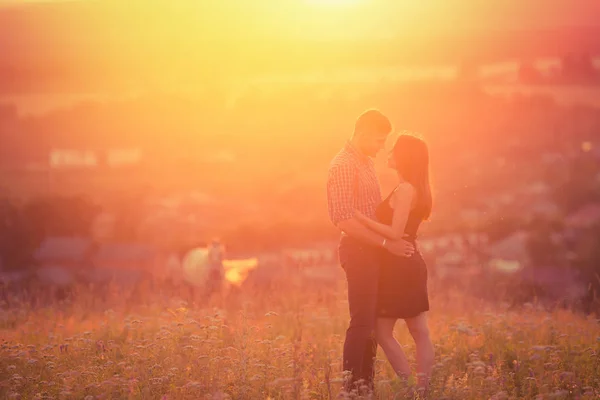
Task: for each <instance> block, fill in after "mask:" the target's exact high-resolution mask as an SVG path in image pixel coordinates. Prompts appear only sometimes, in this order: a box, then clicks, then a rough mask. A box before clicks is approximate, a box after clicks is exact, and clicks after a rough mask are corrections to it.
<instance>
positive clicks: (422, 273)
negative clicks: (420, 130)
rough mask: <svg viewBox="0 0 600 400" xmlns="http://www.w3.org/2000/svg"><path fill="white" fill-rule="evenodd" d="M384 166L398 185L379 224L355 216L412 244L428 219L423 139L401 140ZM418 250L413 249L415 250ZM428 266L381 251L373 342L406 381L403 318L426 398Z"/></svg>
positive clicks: (431, 358) (380, 213)
mask: <svg viewBox="0 0 600 400" xmlns="http://www.w3.org/2000/svg"><path fill="white" fill-rule="evenodd" d="M388 165H389V166H390V167H391V168H393V169H395V170H396V171H397V173H398V178H399V180H400V182H399V184H398V186H397V187H396V188H395V189H394V190H393V191H392V193H391V194H390V195H389V196H388V197H387V198H386V199H385V200H384V201H383V202H382V203H381V204H380V205H379V207H378V209H377V218H378V220H379V222H378V221H374V220H372V219H370V218H368V217H366V216H365V215H363V214H360V212H356V214H357V215H358V216H359V219H360V221H361V222H362V223H363V224H364V225H366V226H367V227H368V228H370V229H371V230H373V231H375V232H378V233H379V234H381V235H383V236H384V237H386V238H388V239H390V240H392V239H398V238H404V239H405V240H409V241H412V242H413V243H414V241H415V240H416V236H417V231H418V229H419V225H420V224H421V222H422V221H424V220H427V219H428V218H429V216H430V214H431V207H432V199H431V188H430V184H429V152H428V150H427V145H426V144H425V142H423V141H422V140H421V139H419V138H417V137H415V136H411V135H406V134H403V135H400V136H399V137H398V139H397V140H396V143H395V144H394V147H393V148H392V151H391V152H390V155H389V158H388ZM415 248H416V245H415ZM428 310H429V299H428V294H427V267H426V265H425V262H424V261H423V258H422V257H421V254H420V253H419V252H418V251H415V253H414V254H413V255H412V256H411V257H408V258H407V257H400V256H396V255H393V254H392V253H389V252H387V251H385V250H384V253H382V264H381V272H380V280H379V294H378V306H377V315H378V319H377V323H376V338H377V342H378V343H379V345H380V346H381V347H382V349H383V351H384V352H385V355H386V357H387V359H388V360H389V361H390V364H392V367H393V368H394V370H395V371H396V373H397V374H398V375H399V376H400V377H403V378H406V379H408V378H409V377H410V375H411V370H410V365H409V364H408V361H407V359H406V356H405V355H404V352H403V350H402V347H401V346H400V344H399V343H398V342H397V341H396V339H395V338H394V325H395V324H396V321H397V320H398V319H404V320H405V321H406V324H407V326H408V329H409V331H410V334H411V335H412V337H413V339H414V340H415V344H416V347H417V377H418V379H417V388H418V390H419V391H421V392H423V394H426V392H427V388H428V384H429V377H430V375H431V370H432V367H433V361H434V349H433V345H432V343H431V339H430V337H429V328H428V326H427V320H426V312H427V311H428Z"/></svg>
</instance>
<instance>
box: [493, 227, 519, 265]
mask: <svg viewBox="0 0 600 400" xmlns="http://www.w3.org/2000/svg"><path fill="white" fill-rule="evenodd" d="M527 239H528V234H527V232H524V231H517V232H515V233H513V234H512V235H510V236H508V237H507V238H505V239H502V240H499V241H497V242H495V243H492V244H490V245H489V247H488V251H487V253H488V256H489V258H490V265H491V266H500V265H502V266H506V265H511V268H510V269H518V268H520V267H522V266H524V265H526V264H527V263H528V261H529V251H528V250H527ZM515 266H518V268H515Z"/></svg>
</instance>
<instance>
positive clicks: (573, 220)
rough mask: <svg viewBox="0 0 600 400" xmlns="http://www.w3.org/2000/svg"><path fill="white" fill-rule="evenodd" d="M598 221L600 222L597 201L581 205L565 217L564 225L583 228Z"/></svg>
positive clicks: (599, 205)
mask: <svg viewBox="0 0 600 400" xmlns="http://www.w3.org/2000/svg"><path fill="white" fill-rule="evenodd" d="M598 223H600V204H598V203H592V204H588V205H587V206H583V207H581V208H580V209H578V210H577V211H575V212H573V213H571V214H569V215H568V216H567V218H566V219H565V225H566V226H567V227H569V228H574V229H585V228H589V227H592V226H594V225H595V224H598Z"/></svg>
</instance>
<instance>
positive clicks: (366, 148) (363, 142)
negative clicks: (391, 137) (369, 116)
mask: <svg viewBox="0 0 600 400" xmlns="http://www.w3.org/2000/svg"><path fill="white" fill-rule="evenodd" d="M387 136H388V134H387V133H379V132H377V133H374V132H364V133H361V134H360V136H359V146H360V149H361V151H362V152H363V153H364V154H365V155H367V156H369V157H375V156H376V155H377V153H379V152H380V151H381V149H383V147H384V146H385V141H386V139H387Z"/></svg>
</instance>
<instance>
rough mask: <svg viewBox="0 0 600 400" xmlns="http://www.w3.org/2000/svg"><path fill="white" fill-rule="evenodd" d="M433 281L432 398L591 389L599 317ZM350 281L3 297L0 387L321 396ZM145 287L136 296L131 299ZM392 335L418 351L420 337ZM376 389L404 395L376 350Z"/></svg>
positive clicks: (329, 394)
mask: <svg viewBox="0 0 600 400" xmlns="http://www.w3.org/2000/svg"><path fill="white" fill-rule="evenodd" d="M436 286H438V285H437V284H436V282H432V284H431V292H432V293H435V295H433V296H432V299H431V303H432V311H431V313H430V326H431V331H432V336H433V340H434V342H435V347H436V352H437V354H436V358H437V364H436V367H435V370H434V375H433V378H432V389H431V396H430V398H432V399H496V400H499V399H597V398H600V374H599V372H600V324H599V323H598V321H597V320H596V319H595V318H592V317H587V318H586V317H584V316H580V315H576V314H574V313H571V312H569V311H565V310H557V311H554V312H548V311H544V310H541V309H540V308H538V307H536V306H535V305H525V306H524V307H523V308H522V309H509V308H508V306H506V305H502V304H497V305H490V304H489V303H484V302H482V301H480V300H478V299H475V298H471V297H469V296H467V295H465V294H462V293H457V292H452V291H442V290H440V289H439V288H436ZM344 289H345V285H344V284H343V283H340V285H339V287H335V288H331V289H330V290H328V291H323V290H321V291H318V290H316V289H311V288H307V287H296V288H293V289H290V288H289V287H287V288H283V287H281V288H279V289H278V290H275V289H273V290H269V291H267V290H265V291H263V292H261V293H257V292H252V293H250V292H243V291H240V292H236V293H230V294H229V295H227V296H224V297H219V298H217V297H214V298H212V299H210V300H209V301H208V303H207V304H206V305H205V306H203V307H194V306H189V305H187V304H186V303H185V302H183V301H180V300H172V299H171V300H167V299H161V298H160V297H159V296H158V295H156V294H154V293H153V292H148V293H147V294H146V295H143V296H141V297H138V301H137V302H136V305H132V304H123V303H124V301H123V300H122V297H120V296H118V295H117V294H113V295H112V297H111V298H109V300H108V303H105V304H102V305H100V304H98V302H97V300H96V299H93V298H91V297H85V295H84V296H83V298H81V299H80V300H78V302H77V303H75V304H55V305H53V306H52V307H48V308H42V309H36V310H32V309H30V308H29V307H28V306H25V305H22V306H20V307H13V308H12V309H9V310H6V309H5V310H3V311H2V312H1V313H2V314H1V319H0V324H1V325H0V398H2V399H50V398H52V399H85V400H91V399H205V398H208V399H226V398H227V399H229V398H231V399H329V398H337V397H339V396H340V388H341V383H342V379H343V376H342V373H341V371H340V370H341V368H340V365H341V358H342V343H343V340H344V333H345V329H346V326H347V322H348V311H347V301H346V299H345V291H344ZM139 300H141V301H139ZM396 335H397V337H398V339H399V340H400V341H401V343H402V344H403V345H404V346H405V350H406V352H407V354H408V356H409V359H410V360H411V362H413V364H414V355H415V348H414V344H413V343H412V339H411V338H410V336H409V334H408V331H407V329H406V328H405V326H404V324H403V323H399V324H398V327H397V330H396ZM377 388H378V392H377V393H378V397H379V398H382V399H393V398H403V397H401V396H399V395H397V394H398V393H401V392H402V389H403V388H402V385H401V384H400V382H398V381H397V380H396V379H395V378H394V373H393V371H392V370H391V368H390V367H389V365H388V363H387V361H386V360H385V356H384V355H383V354H382V353H381V350H380V353H379V354H378V363H377Z"/></svg>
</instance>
